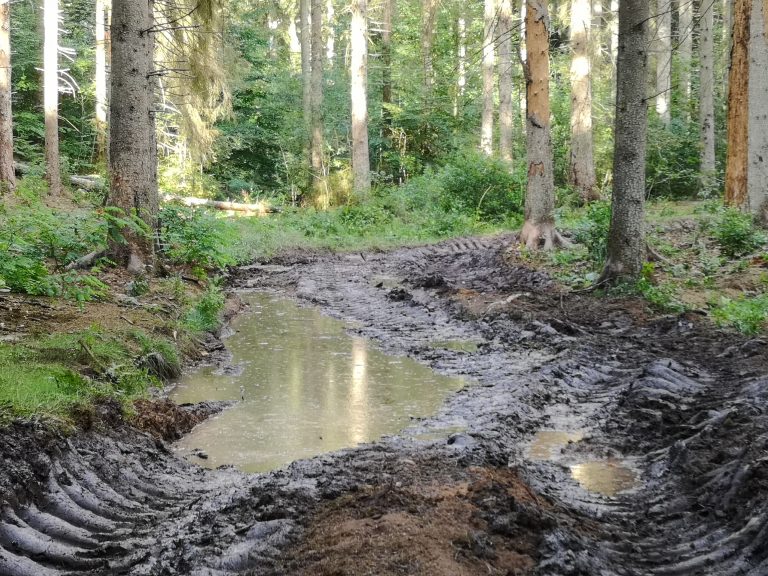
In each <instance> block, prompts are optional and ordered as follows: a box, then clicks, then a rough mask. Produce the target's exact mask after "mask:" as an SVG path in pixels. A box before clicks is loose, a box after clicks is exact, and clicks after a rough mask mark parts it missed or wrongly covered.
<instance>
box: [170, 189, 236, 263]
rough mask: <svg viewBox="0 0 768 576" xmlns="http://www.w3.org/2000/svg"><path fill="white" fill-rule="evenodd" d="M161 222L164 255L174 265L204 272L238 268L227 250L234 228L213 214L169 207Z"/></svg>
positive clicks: (198, 210) (183, 207) (177, 206)
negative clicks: (234, 265) (228, 267)
mask: <svg viewBox="0 0 768 576" xmlns="http://www.w3.org/2000/svg"><path fill="white" fill-rule="evenodd" d="M159 221H160V239H161V243H162V246H163V253H164V254H165V256H166V257H167V258H168V259H169V260H170V261H171V262H174V263H176V264H185V265H189V266H192V267H195V268H201V269H204V270H214V269H218V268H224V267H225V266H230V265H232V264H235V260H234V259H233V258H232V257H231V256H230V255H229V254H228V253H227V252H226V249H225V245H226V244H227V242H228V241H229V240H230V238H228V234H230V232H231V228H230V227H229V225H228V224H227V222H226V221H224V220H221V219H218V218H216V216H215V215H214V214H213V213H212V212H210V211H208V210H201V209H197V208H188V207H186V206H179V205H173V204H168V205H166V206H164V207H163V208H162V209H161V210H160V215H159Z"/></svg>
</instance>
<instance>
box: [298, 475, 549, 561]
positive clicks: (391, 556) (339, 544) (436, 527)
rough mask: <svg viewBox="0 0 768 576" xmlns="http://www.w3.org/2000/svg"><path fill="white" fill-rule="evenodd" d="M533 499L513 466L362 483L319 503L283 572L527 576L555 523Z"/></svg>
mask: <svg viewBox="0 0 768 576" xmlns="http://www.w3.org/2000/svg"><path fill="white" fill-rule="evenodd" d="M534 498H536V500H534ZM538 502H539V499H538V498H537V497H536V496H535V495H534V494H533V493H532V492H531V491H530V489H528V488H527V487H526V486H525V485H524V484H523V483H522V482H521V481H520V479H519V478H518V477H517V474H516V473H515V472H513V471H511V470H507V469H501V470H500V469H494V468H487V467H475V468H470V469H469V470H468V472H467V474H466V477H465V478H461V479H459V478H457V477H456V476H455V475H449V474H438V475H435V477H433V478H427V479H419V480H417V481H415V482H413V483H412V484H405V485H404V484H403V483H401V482H396V483H395V482H393V483H389V484H380V485H376V486H366V487H364V488H363V489H362V490H360V491H358V492H356V493H352V494H349V495H346V496H343V497H341V498H338V499H337V500H334V501H331V502H329V503H327V504H325V505H324V506H323V507H321V509H320V511H319V512H318V514H317V515H316V516H315V518H314V520H313V522H312V524H311V525H310V527H309V529H308V531H307V534H306V538H305V539H304V540H303V542H302V544H301V547H300V548H299V549H298V550H296V551H295V552H294V557H295V558H297V560H295V561H294V562H292V563H291V565H290V566H289V567H288V568H287V570H286V573H290V574H301V575H306V576H310V575H312V576H331V575H334V576H341V575H361V574H390V575H398V574H408V575H424V576H428V575H429V576H432V575H435V574H456V575H466V576H474V575H477V576H480V575H488V574H503V575H508V574H509V575H512V574H521V575H522V574H531V573H532V571H533V568H534V566H535V563H536V558H537V548H538V546H539V541H540V539H541V537H542V533H543V531H544V530H546V529H550V528H552V527H553V525H554V520H553V519H552V517H550V515H549V514H548V513H547V512H546V510H544V509H543V508H542V507H540V506H539V504H538Z"/></svg>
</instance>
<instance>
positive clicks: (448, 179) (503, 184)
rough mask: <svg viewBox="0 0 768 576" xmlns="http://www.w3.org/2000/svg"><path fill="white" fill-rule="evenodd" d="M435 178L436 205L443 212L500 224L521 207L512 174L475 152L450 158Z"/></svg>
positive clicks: (514, 177)
mask: <svg viewBox="0 0 768 576" xmlns="http://www.w3.org/2000/svg"><path fill="white" fill-rule="evenodd" d="M435 178H436V179H437V181H438V183H439V186H440V200H439V201H440V205H441V207H442V208H443V210H445V211H446V212H461V213H463V214H473V215H476V216H477V218H479V219H480V220H486V221H490V222H501V221H503V220H505V219H506V218H508V217H509V215H510V214H512V213H515V212H520V210H521V208H522V204H523V196H522V190H523V187H522V185H521V184H520V182H519V181H518V178H517V177H516V175H515V174H513V173H512V172H511V171H510V169H509V166H507V165H506V164H504V163H503V162H501V161H500V160H496V159H493V158H487V157H485V156H483V155H482V154H480V153H479V152H465V153H464V154H458V155H456V156H454V157H453V158H451V159H450V160H449V161H448V163H446V164H445V165H444V166H443V167H442V168H441V169H440V170H439V171H438V172H437V174H436V175H435Z"/></svg>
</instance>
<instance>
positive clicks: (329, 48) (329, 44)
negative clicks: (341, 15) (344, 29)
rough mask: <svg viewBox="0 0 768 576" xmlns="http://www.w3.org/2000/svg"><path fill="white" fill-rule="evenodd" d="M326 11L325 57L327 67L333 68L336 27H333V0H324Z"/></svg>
mask: <svg viewBox="0 0 768 576" xmlns="http://www.w3.org/2000/svg"><path fill="white" fill-rule="evenodd" d="M325 12H326V19H327V21H326V23H325V26H326V29H327V32H326V38H325V58H326V59H327V60H328V68H333V63H334V60H335V59H336V29H335V28H334V27H333V18H334V15H335V10H334V7H333V0H326V3H325Z"/></svg>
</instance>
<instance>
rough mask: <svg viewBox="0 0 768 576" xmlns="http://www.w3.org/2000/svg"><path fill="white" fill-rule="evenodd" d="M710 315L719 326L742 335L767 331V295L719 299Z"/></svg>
mask: <svg viewBox="0 0 768 576" xmlns="http://www.w3.org/2000/svg"><path fill="white" fill-rule="evenodd" d="M711 314H712V318H714V320H715V322H716V323H717V324H718V325H719V326H731V327H733V328H736V330H738V331H739V332H743V333H744V334H749V335H753V334H757V333H758V332H760V331H762V330H766V329H768V294H761V295H759V296H752V297H750V296H742V297H741V298H736V299H731V298H725V297H721V298H720V301H719V302H718V303H717V304H715V305H714V307H713V308H712V312H711Z"/></svg>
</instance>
